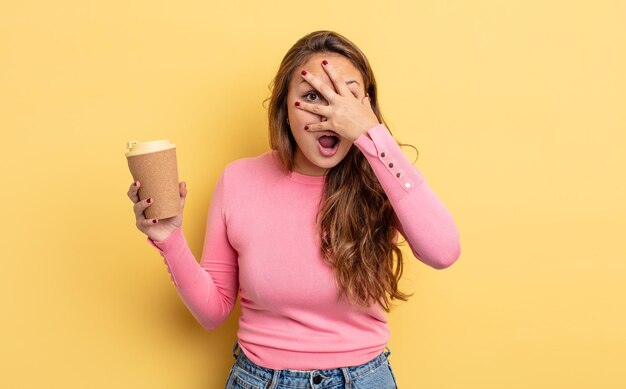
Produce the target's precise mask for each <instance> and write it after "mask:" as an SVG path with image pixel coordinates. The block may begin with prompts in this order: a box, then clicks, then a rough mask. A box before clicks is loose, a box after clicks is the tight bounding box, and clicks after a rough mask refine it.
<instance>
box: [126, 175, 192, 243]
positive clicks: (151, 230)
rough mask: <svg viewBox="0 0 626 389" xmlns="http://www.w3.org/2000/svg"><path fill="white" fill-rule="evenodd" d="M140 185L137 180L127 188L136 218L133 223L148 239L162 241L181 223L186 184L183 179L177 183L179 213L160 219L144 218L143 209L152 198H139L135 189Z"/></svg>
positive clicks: (150, 202) (150, 203)
mask: <svg viewBox="0 0 626 389" xmlns="http://www.w3.org/2000/svg"><path fill="white" fill-rule="evenodd" d="M135 184H137V186H135ZM140 186H141V183H140V182H139V181H137V182H135V183H132V184H130V189H128V197H129V198H130V200H131V201H132V202H133V203H134V204H135V205H134V206H133V210H134V211H135V219H137V221H136V223H135V225H136V226H137V228H138V229H139V231H141V232H143V233H144V234H146V235H147V236H148V237H149V238H150V239H152V240H154V241H157V242H160V241H164V240H165V239H167V237H168V236H170V234H171V233H172V232H173V231H174V230H176V229H177V228H178V227H180V226H181V225H182V224H183V208H184V207H185V198H186V197H187V184H186V183H185V182H184V181H181V182H179V183H178V189H179V190H180V209H181V211H180V214H178V215H176V216H173V217H168V218H167V219H161V220H158V219H149V220H148V219H146V216H145V215H144V214H143V211H144V209H146V208H148V207H149V206H150V205H152V204H153V199H149V198H148V199H145V200H139V195H138V194H137V191H138V190H139V187H140Z"/></svg>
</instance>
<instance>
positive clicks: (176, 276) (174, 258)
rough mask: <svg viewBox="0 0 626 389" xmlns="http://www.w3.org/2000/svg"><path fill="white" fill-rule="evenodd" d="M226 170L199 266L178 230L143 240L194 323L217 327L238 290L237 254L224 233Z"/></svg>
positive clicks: (216, 194) (217, 188) (212, 207)
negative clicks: (157, 254)
mask: <svg viewBox="0 0 626 389" xmlns="http://www.w3.org/2000/svg"><path fill="white" fill-rule="evenodd" d="M225 176H226V169H224V171H223V172H222V174H221V176H220V177H219V179H218V181H217V184H216V186H215V189H214V191H213V197H212V200H211V204H210V206H209V211H208V216H207V223H206V235H205V238H204V247H203V249H202V257H201V260H200V263H198V262H197V261H196V258H195V257H194V255H193V253H192V252H191V250H190V249H189V246H188V244H187V241H186V239H185V235H184V233H183V229H182V227H179V228H178V229H176V230H174V231H173V232H172V233H171V234H170V235H169V236H168V237H167V238H166V239H164V240H163V241H154V240H152V239H150V238H149V237H148V238H147V241H148V243H150V244H151V245H152V246H154V247H156V248H157V249H158V250H159V252H160V254H161V256H162V257H163V258H164V262H165V265H166V266H167V268H168V271H169V273H170V274H171V278H172V283H173V284H174V286H175V287H176V290H177V291H178V294H179V295H180V297H181V299H182V300H183V302H184V303H185V305H186V306H187V308H188V309H189V310H190V311H191V313H192V314H193V316H194V317H195V318H196V320H198V322H199V323H200V324H201V325H202V326H203V327H204V328H206V329H208V330H211V329H214V328H216V327H219V326H220V325H221V324H222V323H223V322H224V321H225V320H226V319H227V318H228V316H229V315H230V313H231V312H232V310H233V308H234V306H235V302H236V300H237V293H238V290H239V277H238V276H239V275H238V270H239V268H238V264H237V252H236V251H235V250H234V249H233V248H232V246H231V245H230V243H229V241H228V236H227V234H226V221H225V212H224V200H225V198H227V196H225V195H224V192H225V191H226V188H225V181H226V177H225Z"/></svg>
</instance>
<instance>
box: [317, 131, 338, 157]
mask: <svg viewBox="0 0 626 389" xmlns="http://www.w3.org/2000/svg"><path fill="white" fill-rule="evenodd" d="M339 143H340V140H339V136H338V135H336V134H335V133H334V132H332V131H329V132H328V133H325V134H324V135H322V136H320V137H319V138H317V144H318V145H319V149H320V153H321V154H322V155H323V156H325V157H332V156H333V155H335V154H336V153H337V150H338V149H339Z"/></svg>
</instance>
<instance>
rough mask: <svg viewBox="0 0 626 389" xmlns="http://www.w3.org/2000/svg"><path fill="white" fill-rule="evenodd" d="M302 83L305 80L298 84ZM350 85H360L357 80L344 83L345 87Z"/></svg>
mask: <svg viewBox="0 0 626 389" xmlns="http://www.w3.org/2000/svg"><path fill="white" fill-rule="evenodd" d="M303 82H306V80H302V81H300V84H302V83H303ZM350 84H357V85H360V84H359V82H358V81H357V80H349V81H346V85H350Z"/></svg>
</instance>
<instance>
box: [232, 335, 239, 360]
mask: <svg viewBox="0 0 626 389" xmlns="http://www.w3.org/2000/svg"><path fill="white" fill-rule="evenodd" d="M237 349H239V339H236V340H235V344H234V345H233V358H235V360H237V357H238V356H239V353H236V351H237Z"/></svg>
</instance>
